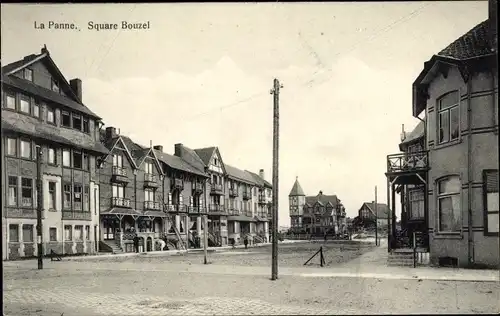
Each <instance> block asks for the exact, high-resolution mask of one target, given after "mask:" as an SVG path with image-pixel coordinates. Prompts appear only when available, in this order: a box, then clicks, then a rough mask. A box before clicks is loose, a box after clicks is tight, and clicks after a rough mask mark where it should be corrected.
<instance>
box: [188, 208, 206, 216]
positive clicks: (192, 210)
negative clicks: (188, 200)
mask: <svg viewBox="0 0 500 316" xmlns="http://www.w3.org/2000/svg"><path fill="white" fill-rule="evenodd" d="M188 213H189V214H204V213H205V208H204V207H203V206H189V207H188Z"/></svg>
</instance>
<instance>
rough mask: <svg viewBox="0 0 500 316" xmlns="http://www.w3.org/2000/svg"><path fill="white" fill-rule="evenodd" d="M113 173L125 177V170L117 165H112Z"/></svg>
mask: <svg viewBox="0 0 500 316" xmlns="http://www.w3.org/2000/svg"><path fill="white" fill-rule="evenodd" d="M112 172H113V175H114V176H121V177H126V176H127V170H126V169H125V168H123V167H119V166H113V171H112Z"/></svg>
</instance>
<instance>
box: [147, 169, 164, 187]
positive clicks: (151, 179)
mask: <svg viewBox="0 0 500 316" xmlns="http://www.w3.org/2000/svg"><path fill="white" fill-rule="evenodd" d="M144 186H145V187H147V188H157V187H159V186H160V184H159V183H158V177H157V176H156V175H155V174H152V173H145V174H144Z"/></svg>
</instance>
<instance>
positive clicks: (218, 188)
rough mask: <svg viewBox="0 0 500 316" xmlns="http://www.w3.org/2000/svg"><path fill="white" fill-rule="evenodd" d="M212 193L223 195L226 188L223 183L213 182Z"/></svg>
mask: <svg viewBox="0 0 500 316" xmlns="http://www.w3.org/2000/svg"><path fill="white" fill-rule="evenodd" d="M210 194H214V195H223V194H224V190H223V188H222V184H217V183H215V184H213V183H212V185H211V186H210Z"/></svg>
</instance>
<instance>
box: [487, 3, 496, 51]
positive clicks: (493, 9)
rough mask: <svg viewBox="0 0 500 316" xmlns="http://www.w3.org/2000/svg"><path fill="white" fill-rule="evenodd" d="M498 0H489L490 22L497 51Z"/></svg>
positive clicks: (492, 38) (492, 39)
mask: <svg viewBox="0 0 500 316" xmlns="http://www.w3.org/2000/svg"><path fill="white" fill-rule="evenodd" d="M497 2H498V0H488V22H489V27H490V34H491V35H490V36H491V38H490V39H491V41H492V42H493V43H494V45H495V47H494V49H495V51H496V50H497V41H496V37H497V20H498V17H497V4H498V3H497Z"/></svg>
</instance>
